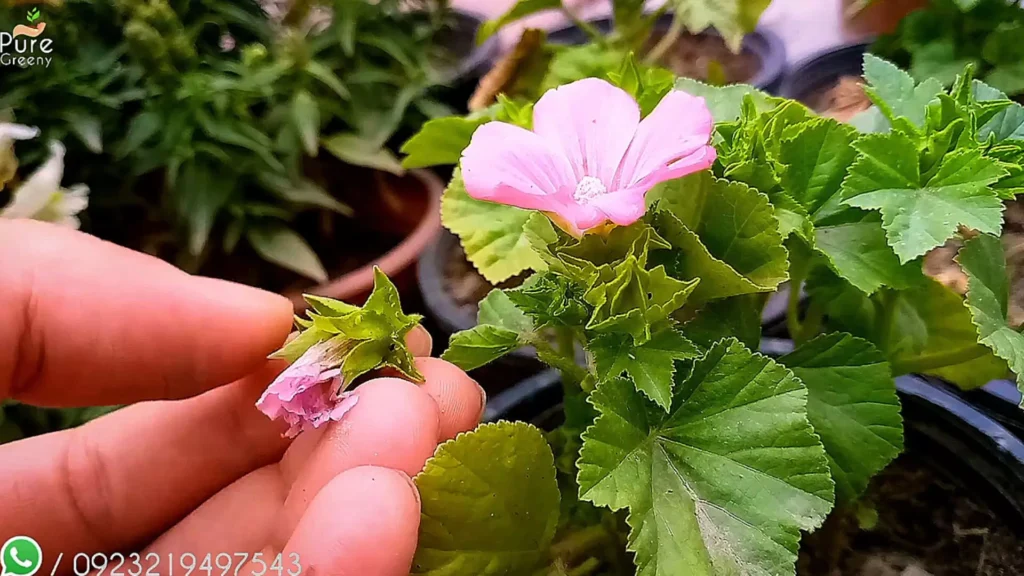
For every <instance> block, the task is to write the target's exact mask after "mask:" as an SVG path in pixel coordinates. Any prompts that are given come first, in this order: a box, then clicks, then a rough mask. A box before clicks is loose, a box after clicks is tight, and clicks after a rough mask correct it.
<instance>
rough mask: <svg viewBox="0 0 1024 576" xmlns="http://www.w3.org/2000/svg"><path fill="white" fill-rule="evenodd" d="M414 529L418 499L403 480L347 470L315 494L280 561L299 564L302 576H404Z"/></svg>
mask: <svg viewBox="0 0 1024 576" xmlns="http://www.w3.org/2000/svg"><path fill="white" fill-rule="evenodd" d="M419 525H420V500H419V493H418V492H417V491H416V486H415V485H414V484H413V483H412V480H410V479H409V477H408V476H406V475H405V474H404V473H402V472H399V471H397V470H392V469H390V468H379V467H376V466H361V467H359V468H352V469H350V470H347V471H345V472H343V473H341V474H339V475H338V476H336V477H335V478H334V479H333V480H331V481H330V482H328V483H327V485H326V486H324V487H323V488H322V489H321V490H320V492H318V493H317V495H316V497H315V498H314V499H313V501H312V502H311V503H310V505H309V507H308V508H307V511H306V514H305V515H304V516H303V517H302V519H301V520H299V523H298V525H297V526H296V528H295V532H293V533H292V537H291V539H289V540H288V545H287V546H286V547H285V550H284V558H296V559H298V561H299V563H300V565H301V566H302V573H303V574H325V575H326V574H330V575H340V576H349V575H351V576H371V575H372V576H408V574H409V569H410V567H411V566H412V559H413V554H414V553H415V552H416V539H417V534H418V532H419ZM293 554H295V555H296V556H293Z"/></svg>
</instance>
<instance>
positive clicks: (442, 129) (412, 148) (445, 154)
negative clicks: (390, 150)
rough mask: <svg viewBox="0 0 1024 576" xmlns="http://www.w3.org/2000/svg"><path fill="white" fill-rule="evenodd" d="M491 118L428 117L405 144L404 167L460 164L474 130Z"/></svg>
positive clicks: (403, 149)
mask: <svg viewBox="0 0 1024 576" xmlns="http://www.w3.org/2000/svg"><path fill="white" fill-rule="evenodd" d="M489 121H490V118H488V117H486V116H482V117H478V118H465V117H461V116H449V117H448V118H435V119H433V120H428V121H427V123H426V124H424V125H423V128H421V129H420V131H419V132H417V133H416V135H415V136H413V137H412V138H410V139H409V140H407V141H406V142H405V144H403V145H402V154H406V155H407V156H406V157H405V158H403V159H402V167H403V168H405V169H407V170H410V169H413V168H425V167H427V166H437V165H442V164H458V163H459V158H460V157H461V156H462V151H463V150H465V149H466V146H469V141H470V139H471V138H472V137H473V132H475V131H476V129H477V128H479V127H480V126H482V125H483V124H485V123H487V122H489Z"/></svg>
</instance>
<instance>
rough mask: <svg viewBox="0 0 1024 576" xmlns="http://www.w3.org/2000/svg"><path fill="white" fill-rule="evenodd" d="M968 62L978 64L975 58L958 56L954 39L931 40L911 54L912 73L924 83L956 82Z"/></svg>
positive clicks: (943, 83) (946, 84) (944, 84)
mask: <svg viewBox="0 0 1024 576" xmlns="http://www.w3.org/2000/svg"><path fill="white" fill-rule="evenodd" d="M968 64H972V65H977V64H978V61H977V60H975V59H974V58H957V57H956V47H955V46H954V45H953V42H952V41H949V40H946V41H939V42H931V43H928V44H926V45H925V46H921V47H919V48H916V49H915V50H914V51H913V52H912V53H911V55H910V74H911V75H912V76H913V77H914V79H915V80H917V81H918V82H921V83H922V84H924V83H925V82H929V81H932V82H934V81H938V82H939V83H940V84H942V85H943V86H949V85H951V84H953V83H954V82H956V78H957V76H959V75H960V74H961V73H962V72H963V71H964V67H965V66H967V65H968Z"/></svg>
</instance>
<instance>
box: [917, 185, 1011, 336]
mask: <svg viewBox="0 0 1024 576" xmlns="http://www.w3.org/2000/svg"><path fill="white" fill-rule="evenodd" d="M1004 218H1005V219H1004V223H1003V234H1002V241H1003V253H1004V254H1005V256H1006V267H1007V274H1008V276H1009V277H1010V302H1009V314H1008V316H1009V321H1010V325H1011V326H1020V325H1022V324H1024V201H1018V200H1014V201H1011V202H1007V203H1006V211H1005V213H1004ZM962 245H963V244H962V242H960V241H959V240H950V241H948V242H946V244H945V245H944V246H941V247H939V248H936V249H935V250H932V251H931V252H929V253H928V254H927V255H926V256H925V259H924V272H925V274H928V275H929V276H931V277H932V278H935V279H936V280H938V281H939V282H942V283H943V284H944V285H945V286H947V287H948V288H950V289H951V290H953V291H954V292H956V293H958V294H961V295H963V294H965V293H966V292H967V275H966V274H964V272H963V270H961V269H960V265H959V264H957V263H956V261H954V260H953V258H954V257H956V254H957V251H958V250H960V247H961V246H962Z"/></svg>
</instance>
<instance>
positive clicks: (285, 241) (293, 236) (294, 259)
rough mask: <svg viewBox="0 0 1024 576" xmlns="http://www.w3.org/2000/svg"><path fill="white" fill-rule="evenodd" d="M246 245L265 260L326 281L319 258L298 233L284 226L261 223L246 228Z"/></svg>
mask: <svg viewBox="0 0 1024 576" xmlns="http://www.w3.org/2000/svg"><path fill="white" fill-rule="evenodd" d="M245 237H246V238H247V239H248V240H249V244H251V245H252V247H253V249H255V250H256V253H257V254H259V255H260V258H263V259H264V260H266V261H267V262H270V263H272V264H277V265H278V266H280V267H282V268H287V269H288V270H291V271H292V272H295V273H296V274H301V275H303V276H305V277H306V278H309V279H311V280H315V281H316V282H326V281H327V271H326V270H324V266H323V264H321V263H320V258H319V257H317V255H316V253H315V252H313V249H312V248H310V247H309V244H306V241H305V240H303V238H302V236H299V235H298V234H297V233H295V232H294V231H293V230H291V229H289V228H285V227H284V226H264V227H258V228H250V229H249V230H247V231H246V236H245Z"/></svg>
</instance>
